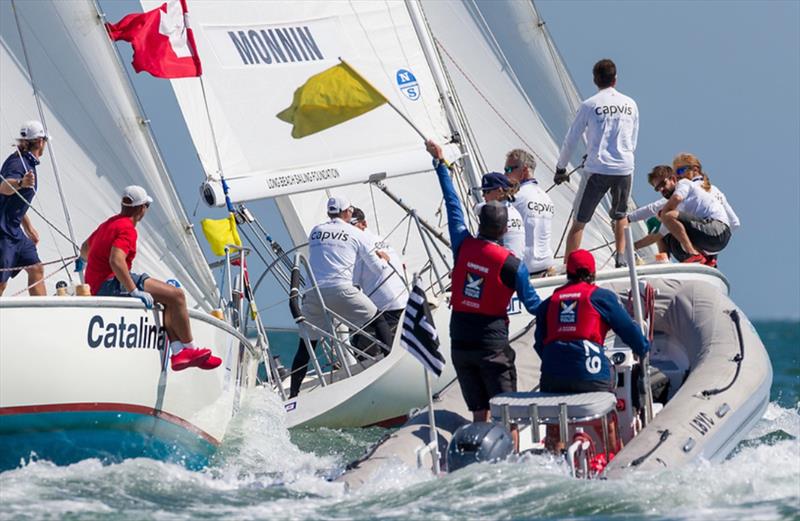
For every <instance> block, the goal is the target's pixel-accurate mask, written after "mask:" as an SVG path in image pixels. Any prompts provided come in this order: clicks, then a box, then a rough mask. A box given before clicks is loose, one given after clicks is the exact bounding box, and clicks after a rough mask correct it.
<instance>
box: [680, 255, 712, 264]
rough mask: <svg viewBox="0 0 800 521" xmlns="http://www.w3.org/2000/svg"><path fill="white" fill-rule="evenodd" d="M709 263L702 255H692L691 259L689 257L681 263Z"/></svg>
mask: <svg viewBox="0 0 800 521" xmlns="http://www.w3.org/2000/svg"><path fill="white" fill-rule="evenodd" d="M707 261H708V260H707V259H706V256H705V255H703V254H702V253H698V254H697V255H692V256H691V257H688V258H686V259H684V260H682V261H681V262H684V263H690V262H694V263H697V264H705V263H706V262H707Z"/></svg>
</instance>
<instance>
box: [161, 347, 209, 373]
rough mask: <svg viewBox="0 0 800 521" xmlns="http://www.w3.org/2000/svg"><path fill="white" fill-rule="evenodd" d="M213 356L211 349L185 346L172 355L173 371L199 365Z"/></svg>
mask: <svg viewBox="0 0 800 521" xmlns="http://www.w3.org/2000/svg"><path fill="white" fill-rule="evenodd" d="M210 356H211V350H210V349H192V348H191V347H184V348H183V349H181V350H180V352H178V354H176V355H172V356H171V357H170V358H169V360H170V363H171V365H172V370H173V371H183V370H184V369H186V368H188V367H198V366H200V365H201V364H202V363H203V362H205V361H206V360H208V358H209V357H210Z"/></svg>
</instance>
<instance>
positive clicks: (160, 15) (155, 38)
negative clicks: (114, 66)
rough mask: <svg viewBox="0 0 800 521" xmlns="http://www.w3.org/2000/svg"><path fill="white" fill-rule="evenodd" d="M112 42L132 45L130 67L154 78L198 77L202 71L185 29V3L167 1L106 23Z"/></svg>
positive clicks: (178, 0)
mask: <svg viewBox="0 0 800 521" xmlns="http://www.w3.org/2000/svg"><path fill="white" fill-rule="evenodd" d="M106 28H107V29H108V35H109V36H110V37H111V39H112V40H115V41H116V40H124V41H126V42H130V44H131V45H132V46H133V68H134V70H135V71H136V72H142V71H147V72H149V73H150V74H152V75H153V76H156V77H158V78H187V77H190V76H200V74H202V72H203V70H202V67H201V65H200V57H199V56H197V47H196V46H195V44H194V35H193V34H192V30H191V29H190V28H189V20H188V14H187V12H186V0H167V1H166V2H165V3H164V4H162V5H161V7H158V8H156V9H153V10H152V11H147V12H146V13H133V14H129V15H128V16H126V17H125V18H123V19H122V20H120V21H119V22H117V23H116V24H106Z"/></svg>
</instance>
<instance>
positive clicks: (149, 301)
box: [128, 288, 153, 309]
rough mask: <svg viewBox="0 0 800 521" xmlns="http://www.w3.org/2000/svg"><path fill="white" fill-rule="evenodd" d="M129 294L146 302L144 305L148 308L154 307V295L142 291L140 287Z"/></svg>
mask: <svg viewBox="0 0 800 521" xmlns="http://www.w3.org/2000/svg"><path fill="white" fill-rule="evenodd" d="M128 295H129V296H131V297H133V298H138V299H139V300H141V301H142V302H144V307H146V308H147V309H153V295H151V294H150V293H148V292H146V291H142V290H140V289H139V288H136V289H134V290H133V291H131V292H130V293H128Z"/></svg>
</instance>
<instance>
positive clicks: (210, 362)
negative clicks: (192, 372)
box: [197, 355, 222, 371]
mask: <svg viewBox="0 0 800 521" xmlns="http://www.w3.org/2000/svg"><path fill="white" fill-rule="evenodd" d="M220 365H222V358H220V357H218V356H214V355H211V356H209V357H208V358H206V361H205V362H203V363H202V364H200V365H198V366H197V367H199V368H200V369H204V370H206V371H209V370H211V369H216V368H217V367H219V366H220Z"/></svg>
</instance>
